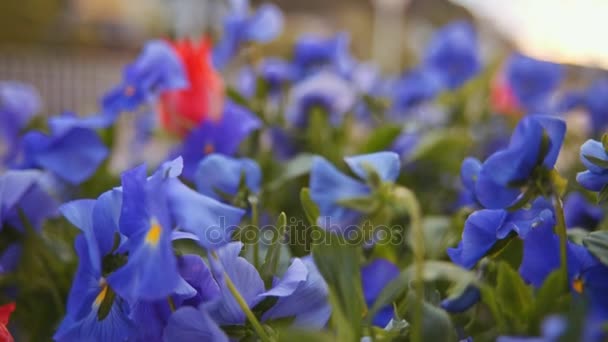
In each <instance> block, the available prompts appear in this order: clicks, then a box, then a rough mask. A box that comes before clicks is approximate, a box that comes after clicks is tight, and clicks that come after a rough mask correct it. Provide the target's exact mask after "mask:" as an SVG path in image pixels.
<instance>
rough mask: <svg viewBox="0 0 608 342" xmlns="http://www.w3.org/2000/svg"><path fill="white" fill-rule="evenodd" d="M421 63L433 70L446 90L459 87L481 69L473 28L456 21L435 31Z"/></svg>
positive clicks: (465, 23)
mask: <svg viewBox="0 0 608 342" xmlns="http://www.w3.org/2000/svg"><path fill="white" fill-rule="evenodd" d="M423 64H424V65H425V66H427V67H430V68H432V69H434V70H435V71H436V72H437V73H438V74H439V76H440V77H441V78H442V79H443V84H444V85H445V86H446V87H447V88H449V89H455V88H458V87H460V86H461V85H462V84H463V83H464V82H466V81H467V80H469V79H470V78H471V77H473V76H475V74H477V72H478V71H479V69H480V66H481V65H480V64H481V62H480V56H479V48H478V43H477V35H476V33H475V29H474V28H473V27H472V26H471V24H469V23H467V22H463V21H458V22H454V23H451V24H449V25H446V26H445V27H443V28H441V29H440V30H438V31H437V32H436V33H435V34H434V36H433V38H432V39H431V42H430V43H429V45H428V46H427V48H426V51H425V55H424V61H423Z"/></svg>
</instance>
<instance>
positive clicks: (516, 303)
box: [496, 262, 534, 323]
mask: <svg viewBox="0 0 608 342" xmlns="http://www.w3.org/2000/svg"><path fill="white" fill-rule="evenodd" d="M496 282H497V286H496V296H497V301H498V305H499V307H500V309H501V311H502V312H503V313H505V314H506V315H507V316H508V317H510V318H511V319H513V320H515V321H519V322H524V323H525V320H526V316H527V313H528V312H529V308H530V305H531V304H532V303H533V299H534V297H533V296H532V289H531V288H530V287H528V285H526V283H524V281H523V279H522V278H521V277H520V276H519V273H517V271H515V270H514V269H513V268H512V267H511V266H510V265H509V264H507V263H506V262H499V263H498V275H497V279H496Z"/></svg>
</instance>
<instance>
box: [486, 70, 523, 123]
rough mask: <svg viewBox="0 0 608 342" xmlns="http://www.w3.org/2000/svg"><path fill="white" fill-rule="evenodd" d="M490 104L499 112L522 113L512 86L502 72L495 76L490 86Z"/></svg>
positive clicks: (504, 113)
mask: <svg viewBox="0 0 608 342" xmlns="http://www.w3.org/2000/svg"><path fill="white" fill-rule="evenodd" d="M490 106H491V108H492V110H493V111H494V112H496V113H498V114H503V115H520V114H521V113H522V110H521V108H520V106H519V103H518V102H517V99H516V98H515V94H513V90H512V89H511V86H510V85H509V84H508V83H507V81H506V80H505V78H504V76H503V75H502V74H499V75H498V76H497V77H495V78H494V81H493V82H492V85H491V86H490Z"/></svg>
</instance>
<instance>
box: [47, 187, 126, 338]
mask: <svg viewBox="0 0 608 342" xmlns="http://www.w3.org/2000/svg"><path fill="white" fill-rule="evenodd" d="M119 200H120V197H119V196H116V193H115V192H113V191H110V192H107V193H104V194H103V195H101V196H100V197H99V199H98V200H97V201H95V200H78V201H73V202H69V203H67V204H64V205H63V206H62V207H61V212H62V214H63V215H64V216H65V217H66V218H67V219H68V221H70V222H71V223H72V224H73V225H75V226H76V227H77V228H79V229H80V230H81V231H82V234H81V235H80V236H78V237H77V239H76V242H75V247H76V254H77V255H78V258H79V264H78V269H77V271H76V275H75V277H74V282H73V284H72V289H71V290H70V295H69V297H68V308H67V315H66V317H65V318H64V319H63V322H62V323H61V325H60V326H59V328H58V330H57V332H56V333H55V336H54V339H55V340H57V341H78V340H125V339H128V338H129V337H131V336H132V335H133V333H134V330H135V324H134V322H133V321H132V320H131V319H130V317H129V309H130V308H129V306H128V305H127V303H126V302H124V301H122V300H121V299H120V298H119V297H118V298H117V297H116V294H115V292H114V290H113V289H112V288H111V287H110V285H109V284H108V282H107V280H106V278H105V273H106V272H107V271H108V270H107V268H108V267H109V266H110V265H120V264H121V263H122V262H123V260H124V255H123V254H119V253H116V251H115V250H114V251H113V249H115V246H114V239H115V238H116V237H115V236H117V235H116V233H118V222H117V221H118V214H119V211H118V206H117V201H119Z"/></svg>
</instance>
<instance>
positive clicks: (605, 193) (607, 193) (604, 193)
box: [597, 184, 608, 204]
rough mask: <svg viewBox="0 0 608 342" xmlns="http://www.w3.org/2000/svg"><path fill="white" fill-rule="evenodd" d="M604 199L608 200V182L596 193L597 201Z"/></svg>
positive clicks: (603, 200)
mask: <svg viewBox="0 0 608 342" xmlns="http://www.w3.org/2000/svg"><path fill="white" fill-rule="evenodd" d="M606 200H608V184H607V185H604V187H603V188H602V190H600V192H599V193H598V194H597V203H598V204H600V203H604V202H606Z"/></svg>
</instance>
